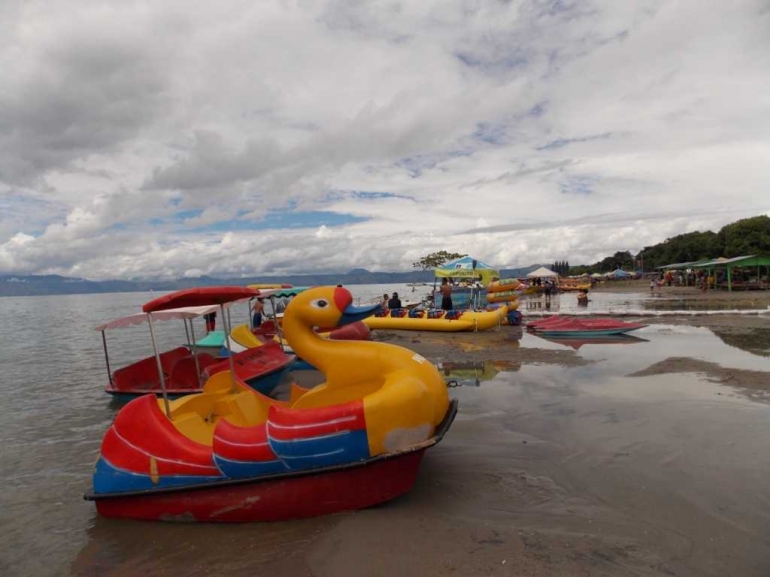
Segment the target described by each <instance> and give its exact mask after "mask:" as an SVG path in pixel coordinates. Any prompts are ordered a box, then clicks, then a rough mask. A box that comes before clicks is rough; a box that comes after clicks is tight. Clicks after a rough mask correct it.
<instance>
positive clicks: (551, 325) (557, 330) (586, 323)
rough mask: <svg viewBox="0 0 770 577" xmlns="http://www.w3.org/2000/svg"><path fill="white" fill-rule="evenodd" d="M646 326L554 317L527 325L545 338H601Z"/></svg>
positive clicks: (615, 320)
mask: <svg viewBox="0 0 770 577" xmlns="http://www.w3.org/2000/svg"><path fill="white" fill-rule="evenodd" d="M646 326H647V325H645V324H640V323H630V322H626V321H621V320H618V319H610V318H595V319H594V318H592V319H585V318H581V319H576V318H571V317H562V316H553V317H549V318H547V319H542V320H539V321H532V322H529V323H527V328H528V329H531V330H533V331H535V332H537V333H538V334H541V335H543V336H561V337H601V336H611V335H621V334H625V333H629V332H631V331H635V330H637V329H641V328H643V327H646Z"/></svg>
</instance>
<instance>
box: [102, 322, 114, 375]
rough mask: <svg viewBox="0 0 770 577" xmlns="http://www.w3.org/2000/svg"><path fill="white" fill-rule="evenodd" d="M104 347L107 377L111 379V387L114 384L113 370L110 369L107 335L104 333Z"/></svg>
mask: <svg viewBox="0 0 770 577" xmlns="http://www.w3.org/2000/svg"><path fill="white" fill-rule="evenodd" d="M102 345H103V346H104V362H105V363H107V377H108V378H109V379H110V385H112V384H113V382H112V370H111V369H110V355H109V354H108V353H107V335H106V334H105V333H104V331H102Z"/></svg>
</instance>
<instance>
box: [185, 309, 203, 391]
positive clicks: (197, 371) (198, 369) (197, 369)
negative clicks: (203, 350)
mask: <svg viewBox="0 0 770 577" xmlns="http://www.w3.org/2000/svg"><path fill="white" fill-rule="evenodd" d="M185 328H187V323H186V322H185ZM190 333H191V334H192V347H190V348H191V349H192V352H193V360H194V361H195V374H196V375H198V385H200V384H201V365H200V363H199V362H198V347H196V346H195V327H194V326H193V319H190Z"/></svg>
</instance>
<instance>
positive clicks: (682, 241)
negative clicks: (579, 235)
mask: <svg viewBox="0 0 770 577" xmlns="http://www.w3.org/2000/svg"><path fill="white" fill-rule="evenodd" d="M749 254H770V217H768V216H766V215H762V216H755V217H751V218H744V219H741V220H738V221H736V222H733V223H730V224H728V225H725V226H723V227H722V228H721V229H720V230H719V232H712V231H710V230H707V231H705V232H700V231H695V232H688V233H685V234H679V235H677V236H674V237H671V238H668V239H666V240H665V241H663V242H660V243H658V244H655V245H652V246H646V247H644V248H643V249H642V250H641V251H639V253H638V254H636V255H632V254H631V253H630V252H629V251H623V252H616V253H615V254H614V255H612V256H608V257H606V258H604V259H602V260H600V261H598V262H595V263H594V264H591V265H581V266H574V267H571V268H570V269H569V272H570V274H573V275H574V274H584V273H589V274H590V273H594V272H599V273H605V272H610V271H613V270H615V269H616V268H622V269H625V270H641V268H642V263H643V264H644V270H653V269H655V268H656V267H659V266H663V265H666V264H671V263H677V262H691V261H696V260H703V259H708V258H717V257H720V256H723V257H726V258H732V257H735V256H743V255H749Z"/></svg>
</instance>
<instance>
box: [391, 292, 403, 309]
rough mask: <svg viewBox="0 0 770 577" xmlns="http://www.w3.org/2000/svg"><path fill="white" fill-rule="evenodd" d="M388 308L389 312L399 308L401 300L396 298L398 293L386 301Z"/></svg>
mask: <svg viewBox="0 0 770 577" xmlns="http://www.w3.org/2000/svg"><path fill="white" fill-rule="evenodd" d="M388 308H389V309H390V310H393V309H400V308H401V299H400V298H398V293H393V296H392V297H391V298H390V300H389V301H388Z"/></svg>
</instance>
